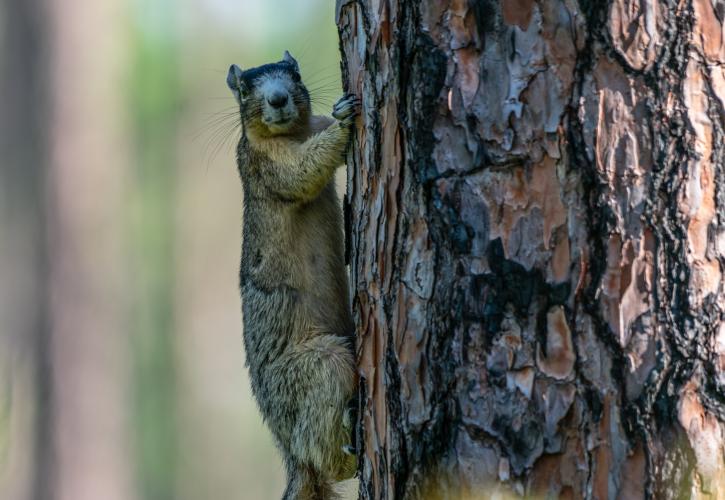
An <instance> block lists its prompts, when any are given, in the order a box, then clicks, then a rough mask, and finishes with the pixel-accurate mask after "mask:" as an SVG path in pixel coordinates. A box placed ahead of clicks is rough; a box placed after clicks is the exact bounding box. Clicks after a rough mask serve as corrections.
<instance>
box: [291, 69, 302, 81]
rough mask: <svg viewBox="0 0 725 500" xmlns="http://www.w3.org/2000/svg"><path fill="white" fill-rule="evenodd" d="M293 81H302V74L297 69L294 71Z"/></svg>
mask: <svg viewBox="0 0 725 500" xmlns="http://www.w3.org/2000/svg"><path fill="white" fill-rule="evenodd" d="M292 81H293V82H295V83H299V81H300V74H299V73H297V72H296V71H295V72H294V73H292Z"/></svg>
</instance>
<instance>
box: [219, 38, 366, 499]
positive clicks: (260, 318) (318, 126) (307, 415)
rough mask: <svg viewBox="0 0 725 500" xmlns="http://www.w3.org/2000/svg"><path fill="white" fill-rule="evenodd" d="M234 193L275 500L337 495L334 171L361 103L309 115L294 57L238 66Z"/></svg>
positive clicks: (351, 460)
mask: <svg viewBox="0 0 725 500" xmlns="http://www.w3.org/2000/svg"><path fill="white" fill-rule="evenodd" d="M227 85H228V86H229V88H230V89H231V91H232V93H233V94H234V97H235V98H236V101H237V104H238V105H239V111H240V117H241V126H242V134H241V139H240V140H239V144H238V146H237V166H238V170H239V175H240V177H241V181H242V186H243V192H244V201H243V215H242V219H243V236H242V257H241V266H240V271H239V279H240V290H241V296H242V316H243V327H244V331H243V335H244V347H245V350H246V365H247V367H248V369H249V374H250V379H251V385H252V392H253V393H254V396H255V398H256V400H257V403H258V406H259V409H260V411H261V413H262V416H263V418H264V420H265V422H266V424H267V426H268V427H269V428H270V430H271V431H272V434H273V436H274V439H275V442H276V445H277V447H278V448H279V449H280V451H281V453H282V455H283V459H284V462H285V467H286V470H287V487H286V490H285V492H284V495H283V500H326V499H333V498H337V494H336V492H335V490H334V483H336V482H338V481H341V480H344V479H348V478H351V477H352V476H353V475H354V474H355V470H356V459H355V455H354V447H353V445H352V442H353V437H352V435H353V433H352V430H353V423H354V422H353V420H354V416H353V410H352V403H351V402H352V400H353V398H354V395H355V391H356V384H357V382H356V370H355V353H354V325H353V322H352V317H351V312H350V300H349V297H348V278H347V272H346V269H345V260H344V248H343V246H344V245H343V230H342V213H341V209H340V204H339V200H338V198H337V194H336V192H335V185H334V179H333V176H334V172H335V170H336V169H337V168H338V167H339V166H341V165H343V164H344V155H345V152H346V150H347V147H348V144H349V142H350V135H351V128H352V124H353V121H354V119H355V117H356V115H357V114H358V108H359V100H358V99H357V98H355V97H354V96H352V95H346V96H343V97H342V98H341V99H340V100H339V101H338V102H337V104H335V106H334V107H333V113H332V115H333V117H334V119H332V118H329V117H324V116H313V115H312V112H311V105H310V96H309V93H308V91H307V89H306V87H305V85H304V84H303V82H302V80H301V77H300V72H299V65H298V64H297V61H296V60H295V59H294V58H293V57H292V56H291V55H290V54H289V52H287V51H285V53H284V57H283V59H282V60H281V61H279V62H276V63H271V64H265V65H262V66H259V67H256V68H251V69H247V70H245V71H242V70H241V69H240V68H239V67H238V66H237V65H232V66H231V67H230V68H229V73H228V76H227Z"/></svg>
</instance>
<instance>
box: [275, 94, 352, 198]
mask: <svg viewBox="0 0 725 500" xmlns="http://www.w3.org/2000/svg"><path fill="white" fill-rule="evenodd" d="M358 106H359V100H358V99H357V98H356V97H355V96H352V95H346V96H344V97H343V98H342V99H340V100H339V101H338V102H337V104H335V106H334V108H333V112H332V116H334V117H335V118H336V119H337V121H336V122H335V123H332V124H331V125H330V126H329V127H327V128H326V129H325V130H323V131H322V132H319V133H317V134H315V135H313V136H312V137H310V138H309V139H307V140H306V141H305V142H304V143H303V144H302V145H301V155H300V160H299V163H297V164H295V165H290V166H287V167H286V168H284V170H283V171H278V172H275V173H273V175H275V178H274V179H270V185H271V186H274V190H275V191H276V192H277V194H279V195H280V196H281V197H284V198H286V199H290V200H294V201H299V202H308V201H312V200H314V199H315V198H316V197H317V196H318V195H319V194H320V192H321V191H322V190H323V189H324V187H325V186H326V185H327V184H328V183H329V182H330V179H332V176H333V175H334V173H335V170H336V169H337V167H339V166H341V165H342V164H343V161H344V155H345V150H346V148H347V145H348V142H349V140H350V126H351V125H352V123H353V121H354V119H355V116H356V115H357V108H358Z"/></svg>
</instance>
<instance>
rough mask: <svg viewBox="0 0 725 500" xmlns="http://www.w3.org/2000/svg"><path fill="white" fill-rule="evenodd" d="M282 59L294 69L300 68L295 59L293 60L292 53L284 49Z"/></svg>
mask: <svg viewBox="0 0 725 500" xmlns="http://www.w3.org/2000/svg"><path fill="white" fill-rule="evenodd" d="M282 61H283V62H286V63H288V64H291V65H292V66H293V67H294V68H295V71H299V70H300V66H299V64H297V61H296V60H295V58H294V57H292V54H290V53H289V52H288V51H286V50H285V51H284V56H283V57H282Z"/></svg>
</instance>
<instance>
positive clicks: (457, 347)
mask: <svg viewBox="0 0 725 500" xmlns="http://www.w3.org/2000/svg"><path fill="white" fill-rule="evenodd" d="M337 9H338V10H337V16H338V25H339V28H340V35H341V40H342V50H343V59H344V66H345V68H344V69H345V78H346V84H347V88H348V89H349V90H350V91H352V92H355V93H357V94H358V95H360V96H362V98H363V116H362V119H361V120H360V122H359V125H360V126H359V127H358V132H357V136H356V139H355V144H354V153H353V155H352V162H351V166H350V169H349V172H348V174H349V181H348V199H349V202H350V204H351V207H352V210H351V220H350V229H351V235H352V237H351V238H352V254H351V264H350V265H351V275H352V287H353V307H354V314H355V317H356V321H357V325H358V335H359V341H360V346H359V347H360V349H359V356H360V357H359V363H360V374H361V389H360V390H361V395H362V398H361V401H362V402H361V429H360V433H361V435H360V436H359V439H360V442H361V443H362V446H361V448H362V450H361V452H360V453H361V463H360V470H361V477H362V486H361V497H362V498H375V499H377V498H426V499H429V498H488V497H489V496H490V495H491V494H493V493H494V492H502V493H505V494H512V495H516V496H518V495H539V496H542V497H554V498H556V497H562V498H596V499H607V498H643V497H648V498H657V499H667V498H673V499H674V498H690V497H692V498H725V464H724V463H723V460H724V458H723V457H724V453H725V424H724V423H725V396H724V394H725V288H724V285H723V280H722V274H723V268H725V215H724V210H725V136H724V131H723V118H725V44H724V36H723V34H724V31H723V18H724V17H725V3H724V2H723V1H722V0H682V1H675V0H639V1H634V2H625V1H624V0H617V1H614V0H610V1H607V2H605V1H602V2H594V1H581V2H579V3H577V2H576V0H541V1H538V2H534V1H533V0H515V1H514V0H509V1H505V0H502V1H500V2H499V1H497V0H479V1H470V2H467V1H465V0H450V1H430V0H424V1H418V0H389V1H387V2H378V1H372V0H358V1H355V2H352V1H338V6H337Z"/></svg>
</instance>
